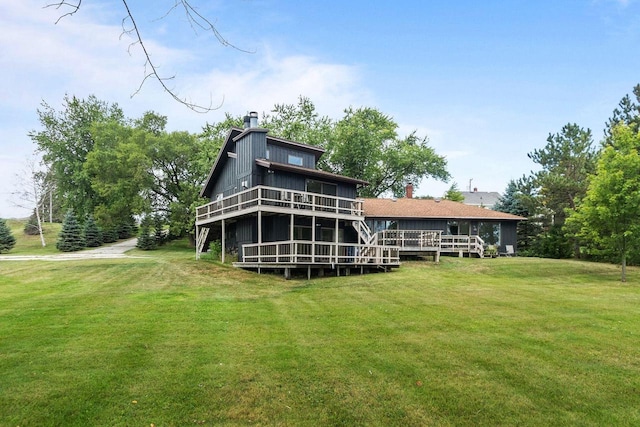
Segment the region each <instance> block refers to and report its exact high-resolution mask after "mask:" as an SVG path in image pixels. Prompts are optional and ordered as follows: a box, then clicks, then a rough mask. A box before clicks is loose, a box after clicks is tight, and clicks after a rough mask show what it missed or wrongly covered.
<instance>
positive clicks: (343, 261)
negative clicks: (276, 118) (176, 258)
mask: <svg viewBox="0 0 640 427" xmlns="http://www.w3.org/2000/svg"><path fill="white" fill-rule="evenodd" d="M257 122H258V114H257V113H253V112H252V113H250V115H249V116H246V117H245V122H244V127H243V129H240V128H232V129H231V130H230V131H229V133H228V135H227V137H226V139H225V142H224V144H223V146H222V148H221V150H220V153H219V154H218V157H217V159H216V161H215V163H214V165H213V167H212V169H211V172H210V173H209V176H208V178H207V180H206V182H205V184H204V187H203V189H202V191H201V196H202V197H206V198H208V199H209V200H210V202H209V203H207V204H206V205H203V206H200V207H198V208H197V209H196V256H197V257H199V255H200V253H201V252H202V251H203V250H204V249H205V248H206V245H207V244H208V242H209V241H211V240H220V241H221V242H222V246H223V248H224V250H223V257H224V253H225V252H228V253H236V254H237V256H238V261H237V262H236V263H234V265H236V266H239V267H243V268H249V269H255V270H258V271H262V270H278V271H280V270H282V271H284V274H285V276H286V277H289V276H290V275H291V273H292V271H294V270H305V271H306V272H307V275H308V276H311V272H312V270H314V271H316V272H317V273H318V274H324V272H325V271H326V270H332V271H335V272H336V273H337V274H338V275H339V274H341V273H342V274H350V272H351V271H352V270H356V271H358V270H359V271H360V272H361V273H362V272H365V270H366V271H369V270H384V271H386V270H387V269H389V268H393V267H397V266H399V265H400V261H399V252H398V248H397V247H393V246H382V245H377V244H375V243H374V242H373V237H372V236H371V235H370V233H369V230H368V229H367V226H366V223H365V221H364V219H365V218H364V215H363V210H362V201H361V200H359V199H357V190H358V187H360V186H363V185H366V184H367V183H366V182H365V181H362V180H359V179H354V178H350V177H346V176H342V175H337V174H333V173H329V172H324V171H321V170H318V169H317V168H316V165H317V162H318V159H319V158H320V156H321V155H322V154H323V153H324V150H323V149H322V148H319V147H315V146H310V145H306V144H301V143H298V142H294V141H288V140H285V139H282V138H277V137H273V136H270V135H268V133H267V130H266V129H262V128H259V127H258V126H257ZM223 260H224V258H223Z"/></svg>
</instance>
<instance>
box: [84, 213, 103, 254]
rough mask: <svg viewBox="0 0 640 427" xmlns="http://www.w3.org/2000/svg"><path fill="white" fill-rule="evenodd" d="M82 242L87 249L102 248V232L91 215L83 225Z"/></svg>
mask: <svg viewBox="0 0 640 427" xmlns="http://www.w3.org/2000/svg"><path fill="white" fill-rule="evenodd" d="M84 240H85V243H86V246H87V247H88V248H95V247H98V246H102V231H101V230H100V227H98V224H96V221H95V220H94V219H93V216H92V215H89V217H88V218H87V221H86V222H85V224H84Z"/></svg>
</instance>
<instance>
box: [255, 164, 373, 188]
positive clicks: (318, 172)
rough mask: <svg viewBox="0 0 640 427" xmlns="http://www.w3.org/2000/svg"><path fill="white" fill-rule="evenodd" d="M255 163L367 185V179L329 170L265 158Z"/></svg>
mask: <svg viewBox="0 0 640 427" xmlns="http://www.w3.org/2000/svg"><path fill="white" fill-rule="evenodd" d="M256 164H257V165H258V166H262V167H264V168H267V169H270V170H280V171H285V172H293V173H299V174H301V175H306V176H312V177H314V178H320V179H328V180H332V181H339V182H346V183H349V184H359V185H368V184H369V183H368V182H367V181H363V180H361V179H356V178H350V177H348V176H344V175H338V174H335V173H331V172H325V171H322V170H319V169H311V168H305V167H302V166H294V165H290V164H286V163H278V162H272V161H270V160H266V159H256Z"/></svg>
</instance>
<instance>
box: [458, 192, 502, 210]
mask: <svg viewBox="0 0 640 427" xmlns="http://www.w3.org/2000/svg"><path fill="white" fill-rule="evenodd" d="M460 193H462V195H463V196H464V201H463V202H462V203H464V204H465V205H471V206H480V207H481V208H487V209H493V206H494V205H495V204H496V203H497V202H498V199H500V193H498V192H496V191H478V189H477V188H474V189H473V191H461V192H460Z"/></svg>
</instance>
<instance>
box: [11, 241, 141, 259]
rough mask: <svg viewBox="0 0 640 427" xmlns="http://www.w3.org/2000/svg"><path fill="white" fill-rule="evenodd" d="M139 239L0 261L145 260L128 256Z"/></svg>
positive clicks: (18, 256) (12, 257) (17, 256)
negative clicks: (75, 250)
mask: <svg viewBox="0 0 640 427" xmlns="http://www.w3.org/2000/svg"><path fill="white" fill-rule="evenodd" d="M137 242H138V239H137V238H133V239H128V240H123V241H122V242H118V243H114V244H113V245H109V246H100V247H98V248H95V249H85V250H84V251H79V252H62V253H59V254H55V255H0V261H33V260H43V261H65V260H74V259H108V258H144V257H139V256H136V257H132V256H128V255H127V254H126V252H127V251H128V250H131V249H133V248H135V247H136V243H137Z"/></svg>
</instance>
